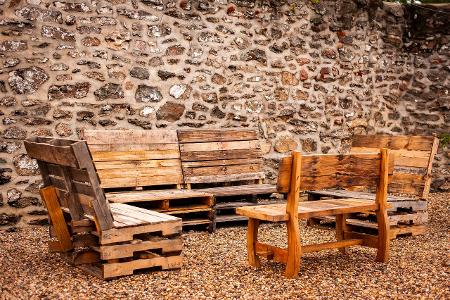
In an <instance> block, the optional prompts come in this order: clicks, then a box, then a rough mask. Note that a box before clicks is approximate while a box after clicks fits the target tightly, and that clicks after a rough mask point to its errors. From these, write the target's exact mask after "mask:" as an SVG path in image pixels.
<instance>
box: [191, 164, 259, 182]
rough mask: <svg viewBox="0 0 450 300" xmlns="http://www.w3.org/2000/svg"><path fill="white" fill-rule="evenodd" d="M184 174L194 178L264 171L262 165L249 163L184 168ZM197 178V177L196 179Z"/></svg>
mask: <svg viewBox="0 0 450 300" xmlns="http://www.w3.org/2000/svg"><path fill="white" fill-rule="evenodd" d="M183 172H184V176H185V177H189V178H193V177H197V176H208V175H232V174H233V175H234V174H242V173H258V172H262V165H261V164H260V163H259V164H248V165H230V166H213V167H196V168H186V167H184V168H183ZM194 180H195V179H194Z"/></svg>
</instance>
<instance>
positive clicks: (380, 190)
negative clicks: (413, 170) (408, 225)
mask: <svg viewBox="0 0 450 300" xmlns="http://www.w3.org/2000/svg"><path fill="white" fill-rule="evenodd" d="M388 160H389V152H388V150H387V149H386V148H384V149H381V174H380V182H379V184H378V186H377V192H376V197H375V202H376V204H377V210H376V213H377V223H378V250H377V258H376V260H377V261H380V262H386V261H388V260H389V222H388V217H387V191H388V163H389V162H388Z"/></svg>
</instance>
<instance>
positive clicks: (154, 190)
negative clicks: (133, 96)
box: [81, 129, 215, 232]
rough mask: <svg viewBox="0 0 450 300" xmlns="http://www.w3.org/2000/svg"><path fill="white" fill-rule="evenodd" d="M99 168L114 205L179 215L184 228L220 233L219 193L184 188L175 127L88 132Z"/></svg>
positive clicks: (88, 141) (108, 198)
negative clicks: (216, 195) (217, 223)
mask: <svg viewBox="0 0 450 300" xmlns="http://www.w3.org/2000/svg"><path fill="white" fill-rule="evenodd" d="M81 138H82V139H84V140H86V141H87V143H88V146H89V150H90V151H91V153H92V157H93V160H94V164H95V167H96V168H97V172H98V175H99V177H100V181H101V187H102V188H104V189H105V190H106V199H107V200H108V201H109V202H112V203H129V204H133V205H138V206H141V207H145V208H148V209H152V210H156V211H159V212H163V213H166V214H172V215H176V216H179V217H181V218H182V219H183V225H184V226H190V225H207V226H208V230H209V231H210V232H212V231H214V229H215V226H214V225H215V223H214V216H215V210H214V204H215V203H214V196H213V195H212V194H210V193H206V192H202V191H189V190H184V189H182V188H183V187H184V180H183V171H182V169H181V159H180V149H179V145H178V136H177V132H176V131H175V130H166V129H162V130H84V131H83V132H82V133H81Z"/></svg>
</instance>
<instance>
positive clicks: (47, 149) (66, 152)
mask: <svg viewBox="0 0 450 300" xmlns="http://www.w3.org/2000/svg"><path fill="white" fill-rule="evenodd" d="M24 145H25V149H26V150H27V153H28V156H30V157H31V158H34V159H37V160H40V161H45V162H48V163H53V164H57V165H63V166H69V167H74V168H77V167H78V165H77V160H76V158H75V155H74V153H73V150H72V148H71V147H70V146H54V145H48V144H44V143H33V142H30V141H28V140H26V141H24Z"/></svg>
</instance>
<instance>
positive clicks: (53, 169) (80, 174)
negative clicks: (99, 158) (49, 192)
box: [47, 163, 89, 182]
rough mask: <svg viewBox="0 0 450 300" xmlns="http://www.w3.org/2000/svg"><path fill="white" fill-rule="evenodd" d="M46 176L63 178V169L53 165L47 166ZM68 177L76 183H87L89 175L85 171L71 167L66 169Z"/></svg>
mask: <svg viewBox="0 0 450 300" xmlns="http://www.w3.org/2000/svg"><path fill="white" fill-rule="evenodd" d="M47 167H48V174H49V175H53V176H58V177H64V172H63V167H62V166H58V165H55V164H50V163H48V164H47ZM67 171H68V172H69V175H70V177H71V178H72V179H73V180H74V181H78V182H89V175H88V173H87V172H86V171H85V170H81V169H76V168H72V167H67Z"/></svg>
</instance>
